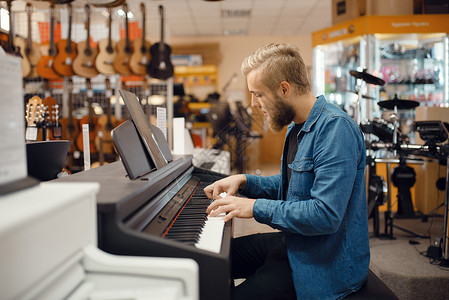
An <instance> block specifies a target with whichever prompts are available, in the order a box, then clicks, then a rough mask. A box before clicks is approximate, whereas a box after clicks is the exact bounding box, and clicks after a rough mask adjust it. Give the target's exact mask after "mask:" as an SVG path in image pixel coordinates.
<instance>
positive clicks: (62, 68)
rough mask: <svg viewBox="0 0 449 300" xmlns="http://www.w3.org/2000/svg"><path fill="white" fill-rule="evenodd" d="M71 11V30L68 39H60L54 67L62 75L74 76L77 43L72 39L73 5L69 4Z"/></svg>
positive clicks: (68, 7)
mask: <svg viewBox="0 0 449 300" xmlns="http://www.w3.org/2000/svg"><path fill="white" fill-rule="evenodd" d="M67 9H68V11H69V22H68V23H69V30H68V33H67V39H63V40H59V41H58V43H57V48H58V54H57V55H56V57H55V61H54V62H53V68H54V69H55V71H56V73H58V74H59V75H61V76H73V75H74V74H75V73H73V69H72V62H73V60H74V59H75V57H76V55H77V53H76V47H77V45H76V43H75V42H74V41H72V5H71V4H70V3H69V4H67Z"/></svg>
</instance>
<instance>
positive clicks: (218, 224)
mask: <svg viewBox="0 0 449 300" xmlns="http://www.w3.org/2000/svg"><path fill="white" fill-rule="evenodd" d="M205 186H206V184H203V183H200V184H199V185H198V187H197V189H196V190H195V192H194V194H193V195H192V196H191V197H190V199H189V200H188V201H187V202H186V203H185V204H184V206H183V207H182V208H181V211H180V212H178V214H177V216H176V217H175V220H174V221H173V222H172V223H171V225H170V226H169V227H168V228H167V229H166V231H165V233H164V234H163V237H164V238H167V239H172V240H176V241H178V242H182V243H186V244H189V245H193V246H195V247H197V248H199V249H203V250H207V251H211V252H215V253H220V250H221V241H222V238H223V229H224V221H223V216H224V214H223V215H220V216H217V217H208V216H207V213H206V208H207V207H208V206H209V204H210V203H211V200H210V199H208V198H207V197H206V195H205V194H204V191H203V189H204V187H205Z"/></svg>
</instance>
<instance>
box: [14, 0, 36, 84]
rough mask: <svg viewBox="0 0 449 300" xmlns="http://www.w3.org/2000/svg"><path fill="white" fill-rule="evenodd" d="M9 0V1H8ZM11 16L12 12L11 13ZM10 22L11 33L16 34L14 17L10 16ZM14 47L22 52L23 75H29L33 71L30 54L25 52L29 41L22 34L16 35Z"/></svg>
mask: <svg viewBox="0 0 449 300" xmlns="http://www.w3.org/2000/svg"><path fill="white" fill-rule="evenodd" d="M8 2H9V1H8ZM8 9H10V6H9V4H8ZM9 15H10V16H11V13H10V14H9ZM9 23H10V25H9V26H10V35H11V36H14V29H13V27H11V26H13V24H14V23H13V22H12V18H9ZM13 42H14V43H13V45H12V47H13V48H16V51H17V50H18V51H19V53H20V56H21V57H22V77H24V78H25V77H28V76H29V74H30V72H31V64H30V60H29V59H28V56H27V55H26V53H25V48H26V46H27V41H26V39H25V38H23V37H20V36H16V37H14V40H13Z"/></svg>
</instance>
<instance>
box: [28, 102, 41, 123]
mask: <svg viewBox="0 0 449 300" xmlns="http://www.w3.org/2000/svg"><path fill="white" fill-rule="evenodd" d="M41 111H42V99H41V98H40V97H38V96H33V97H32V98H31V99H30V100H28V103H27V105H26V117H25V119H26V122H27V126H36V123H38V122H40V117H41Z"/></svg>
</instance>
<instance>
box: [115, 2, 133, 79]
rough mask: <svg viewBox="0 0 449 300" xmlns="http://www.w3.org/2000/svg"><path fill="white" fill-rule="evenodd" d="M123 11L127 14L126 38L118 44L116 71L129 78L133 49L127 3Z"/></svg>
mask: <svg viewBox="0 0 449 300" xmlns="http://www.w3.org/2000/svg"><path fill="white" fill-rule="evenodd" d="M123 11H124V12H125V31H126V37H125V38H123V39H121V40H120V41H119V42H118V43H117V57H116V58H115V60H114V69H115V71H116V72H117V73H119V74H120V75H123V76H129V75H131V74H132V72H131V69H130V68H129V60H130V58H131V55H132V53H133V48H132V47H131V43H130V41H129V29H128V5H127V4H126V3H125V4H123Z"/></svg>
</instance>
